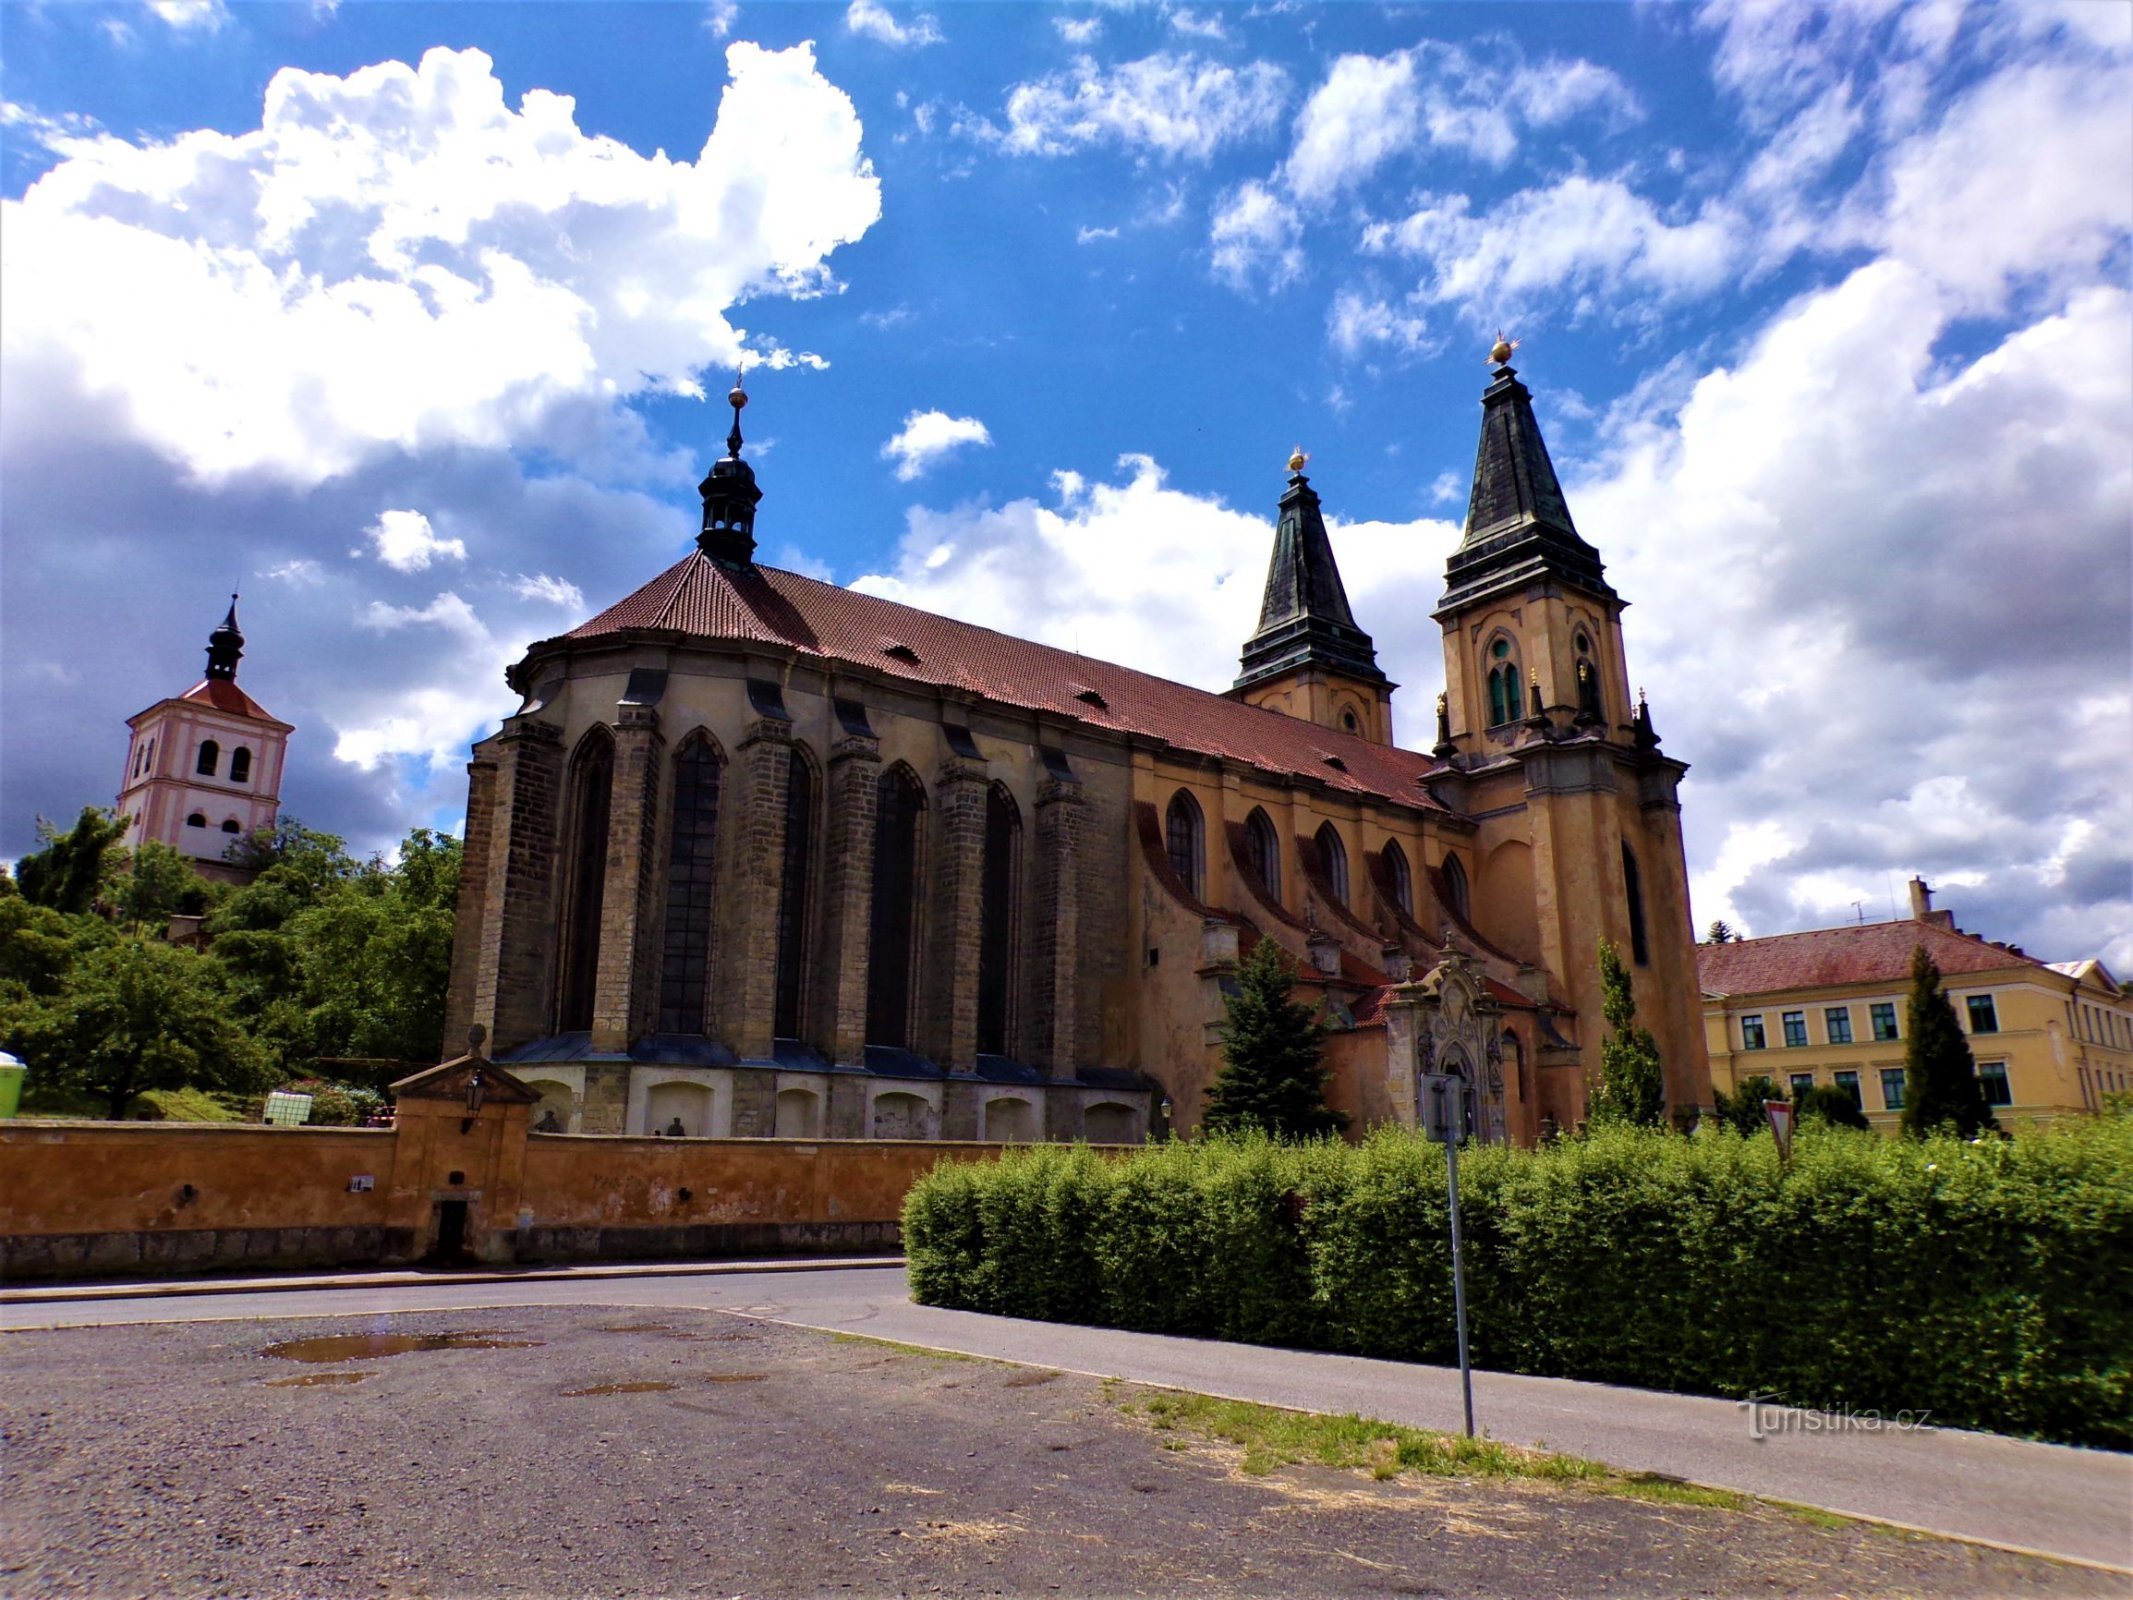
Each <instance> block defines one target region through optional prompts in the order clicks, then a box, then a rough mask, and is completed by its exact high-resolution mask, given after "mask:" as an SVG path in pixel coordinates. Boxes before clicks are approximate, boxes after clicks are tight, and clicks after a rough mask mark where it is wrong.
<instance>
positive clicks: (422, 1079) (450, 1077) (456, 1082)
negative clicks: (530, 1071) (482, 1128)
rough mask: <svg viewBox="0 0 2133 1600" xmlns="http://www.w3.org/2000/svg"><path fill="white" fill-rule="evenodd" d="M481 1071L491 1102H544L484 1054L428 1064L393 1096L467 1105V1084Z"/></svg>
mask: <svg viewBox="0 0 2133 1600" xmlns="http://www.w3.org/2000/svg"><path fill="white" fill-rule="evenodd" d="M477 1072H479V1073H480V1074H481V1087H482V1098H483V1099H484V1100H485V1101H486V1102H488V1103H490V1104H494V1105H526V1106H530V1105H536V1104H538V1103H539V1102H540V1098H541V1097H540V1096H539V1095H538V1094H537V1093H535V1092H534V1091H533V1090H531V1089H529V1088H527V1087H526V1085H525V1084H524V1083H522V1082H520V1081H519V1080H518V1079H517V1078H514V1077H513V1076H512V1075H511V1074H510V1073H508V1072H506V1071H505V1070H504V1069H503V1068H502V1067H500V1066H498V1065H497V1064H496V1063H495V1062H493V1061H485V1060H483V1059H482V1058H481V1057H480V1056H461V1057H459V1058H458V1059H457V1060H455V1061H446V1062H442V1063H440V1064H439V1065H437V1066H434V1067H425V1068H424V1069H423V1070H422V1071H420V1072H417V1073H414V1074H412V1075H410V1076H408V1077H405V1078H402V1079H400V1080H399V1082H397V1083H395V1084H394V1085H393V1086H392V1088H393V1095H394V1098H396V1099H400V1100H457V1101H459V1102H461V1103H462V1104H464V1103H465V1101H466V1098H467V1084H468V1082H469V1081H470V1080H471V1079H472V1078H473V1076H474V1074H475V1073H477Z"/></svg>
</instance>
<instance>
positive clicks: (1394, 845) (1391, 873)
mask: <svg viewBox="0 0 2133 1600" xmlns="http://www.w3.org/2000/svg"><path fill="white" fill-rule="evenodd" d="M1385 878H1386V881H1387V882H1388V883H1390V884H1391V885H1392V903H1393V904H1394V905H1396V906H1398V907H1399V908H1400V915H1401V916H1403V917H1412V916H1413V915H1414V914H1415V879H1414V874H1413V872H1412V871H1410V870H1409V868H1408V865H1407V852H1406V851H1405V850H1402V849H1401V848H1400V841H1399V840H1397V839H1387V840H1386V841H1385Z"/></svg>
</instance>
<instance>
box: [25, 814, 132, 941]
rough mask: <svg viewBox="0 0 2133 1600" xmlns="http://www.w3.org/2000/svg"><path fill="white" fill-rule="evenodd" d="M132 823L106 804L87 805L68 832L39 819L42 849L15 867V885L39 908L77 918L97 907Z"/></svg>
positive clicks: (38, 828) (38, 831) (39, 839)
mask: <svg viewBox="0 0 2133 1600" xmlns="http://www.w3.org/2000/svg"><path fill="white" fill-rule="evenodd" d="M125 831H126V825H125V824H124V823H123V822H121V821H120V820H119V819H118V818H117V817H116V816H114V815H113V814H112V813H111V812H109V811H106V810H105V809H103V808H102V807H101V806H83V807H82V808H81V815H80V816H79V817H77V818H75V820H74V826H73V827H71V828H69V829H68V830H67V831H66V832H65V833H61V832H60V831H59V830H58V829H56V828H54V827H53V826H52V824H51V823H49V822H47V821H45V819H44V818H42V817H39V818H38V819H37V838H38V841H39V844H40V848H38V849H36V850H33V851H31V852H30V853H29V854H28V855H26V856H24V857H23V858H22V859H21V860H20V861H19V862H17V863H16V864H15V882H16V883H17V884H18V885H19V886H20V887H21V889H22V898H23V899H25V900H27V901H29V903H30V904H31V905H33V906H49V907H50V908H51V909H52V910H54V911H60V912H64V913H66V914H67V915H69V916H75V915H78V914H80V913H81V912H84V911H88V910H90V909H91V908H92V907H94V906H95V904H96V897H97V891H98V890H100V889H101V888H102V887H103V882H104V869H105V866H106V864H107V862H106V858H107V857H108V856H109V855H110V852H111V851H112V849H113V848H114V847H115V846H116V845H117V844H118V842H119V839H120V837H121V836H122V835H123V834H124V833H125Z"/></svg>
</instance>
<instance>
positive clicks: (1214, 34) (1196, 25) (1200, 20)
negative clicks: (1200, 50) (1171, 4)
mask: <svg viewBox="0 0 2133 1600" xmlns="http://www.w3.org/2000/svg"><path fill="white" fill-rule="evenodd" d="M1169 21H1170V31H1171V32H1172V33H1178V34H1183V35H1184V36H1185V37H1186V38H1188V39H1208V40H1213V41H1215V42H1217V43H1219V42H1221V41H1222V40H1225V39H1227V38H1228V37H1229V30H1228V29H1227V28H1225V27H1223V26H1222V19H1221V18H1220V17H1218V16H1216V15H1214V14H1213V13H1212V12H1209V13H1207V14H1205V15H1203V14H1202V13H1200V12H1198V11H1194V10H1192V9H1190V8H1189V7H1186V6H1179V7H1177V8H1176V9H1175V10H1173V11H1172V12H1171V13H1170V16H1169Z"/></svg>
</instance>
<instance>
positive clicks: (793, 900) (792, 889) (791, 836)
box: [770, 745, 815, 1039]
mask: <svg viewBox="0 0 2133 1600" xmlns="http://www.w3.org/2000/svg"><path fill="white" fill-rule="evenodd" d="M787 760H788V761H789V762H790V766H789V767H788V768H787V776H786V783H785V859H784V865H783V869H782V871H781V873H780V876H779V880H778V971H777V991H776V992H777V999H776V1004H775V1006H774V1008H773V1010H772V1013H771V1022H770V1028H771V1032H772V1033H774V1034H776V1035H777V1036H778V1037H779V1038H781V1039H797V1038H799V1037H800V1006H801V1002H802V1001H803V1000H804V999H805V997H806V984H807V915H808V910H809V907H810V905H811V904H812V898H811V896H810V895H809V893H808V889H809V884H808V878H809V875H810V874H811V873H812V872H813V871H814V867H815V769H814V766H813V764H812V763H810V762H809V761H808V759H807V756H806V754H805V753H804V752H803V751H801V749H800V748H799V746H797V745H795V746H794V747H793V749H792V751H791V753H790V754H789V755H788V757H787Z"/></svg>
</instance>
